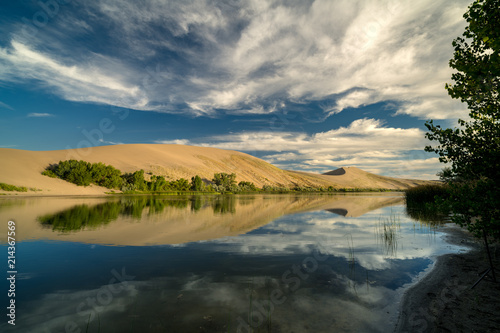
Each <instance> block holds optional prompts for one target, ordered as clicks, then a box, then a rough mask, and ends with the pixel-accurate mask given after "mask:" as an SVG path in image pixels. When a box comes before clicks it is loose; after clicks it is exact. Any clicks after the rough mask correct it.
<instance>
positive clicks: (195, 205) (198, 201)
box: [191, 195, 205, 212]
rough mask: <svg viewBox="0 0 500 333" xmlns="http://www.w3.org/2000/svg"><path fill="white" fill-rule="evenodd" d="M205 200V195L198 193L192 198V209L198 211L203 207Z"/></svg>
mask: <svg viewBox="0 0 500 333" xmlns="http://www.w3.org/2000/svg"><path fill="white" fill-rule="evenodd" d="M204 204H205V200H204V197H203V196H200V195H196V196H194V197H193V198H192V199H191V210H192V211H193V212H197V211H199V210H200V209H201V207H203V205H204Z"/></svg>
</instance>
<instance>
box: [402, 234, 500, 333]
mask: <svg viewBox="0 0 500 333" xmlns="http://www.w3.org/2000/svg"><path fill="white" fill-rule="evenodd" d="M443 231H445V232H446V233H447V236H446V240H447V241H448V242H449V243H451V244H461V245H466V246H468V247H470V248H471V251H469V252H467V253H460V254H448V255H443V256H440V257H438V259H437V261H436V263H435V265H434V267H433V269H432V270H431V271H430V273H429V274H427V275H426V276H425V277H424V278H423V279H422V281H419V282H418V283H417V284H415V285H414V286H412V287H411V288H410V289H409V290H408V291H407V292H406V293H405V295H404V298H403V301H402V307H401V312H400V317H399V321H398V324H397V326H396V329H395V332H412V333H414V332H454V333H455V332H499V331H500V269H497V270H496V271H495V273H496V278H497V281H498V282H497V283H494V282H493V279H492V277H491V275H489V276H487V277H486V278H485V279H483V280H482V281H481V282H480V283H479V284H478V285H476V287H474V289H471V287H472V286H473V285H474V283H475V282H476V281H477V280H478V279H479V277H480V274H479V273H482V272H483V271H485V270H486V269H487V268H488V267H489V263H488V258H487V255H486V250H485V247H484V243H483V242H481V241H477V240H474V239H473V238H472V237H471V235H470V234H469V233H468V232H466V231H464V230H462V229H460V228H458V227H457V226H452V225H449V226H446V227H445V228H444V230H443ZM490 251H491V253H492V257H493V260H494V262H493V264H494V266H495V267H500V265H499V263H500V258H499V255H500V246H490Z"/></svg>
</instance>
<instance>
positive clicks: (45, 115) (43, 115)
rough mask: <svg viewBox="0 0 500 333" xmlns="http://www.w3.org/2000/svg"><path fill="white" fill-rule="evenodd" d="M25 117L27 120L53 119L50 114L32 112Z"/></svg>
mask: <svg viewBox="0 0 500 333" xmlns="http://www.w3.org/2000/svg"><path fill="white" fill-rule="evenodd" d="M26 117H28V118H47V117H54V115H53V114H50V113H37V112H32V113H28V115H27V116H26Z"/></svg>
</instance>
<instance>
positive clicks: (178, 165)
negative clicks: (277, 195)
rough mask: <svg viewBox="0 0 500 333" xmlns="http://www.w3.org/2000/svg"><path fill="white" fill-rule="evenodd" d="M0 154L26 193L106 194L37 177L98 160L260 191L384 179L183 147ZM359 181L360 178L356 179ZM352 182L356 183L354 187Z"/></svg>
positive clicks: (8, 179)
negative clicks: (226, 177) (63, 164)
mask: <svg viewBox="0 0 500 333" xmlns="http://www.w3.org/2000/svg"><path fill="white" fill-rule="evenodd" d="M0 156H1V158H0V182H3V183H7V184H12V185H16V186H26V187H28V188H35V189H37V190H38V191H30V192H28V193H29V194H30V195H36V194H38V195H39V194H41V195H97V194H103V193H105V192H106V191H109V190H108V189H105V188H101V187H98V186H87V187H82V186H76V185H73V184H70V183H68V182H65V181H63V180H60V179H54V178H50V177H47V176H43V175H42V174H41V173H42V172H43V170H45V168H46V167H47V166H49V165H50V164H55V163H58V162H59V161H64V160H69V159H76V160H84V161H87V162H91V163H97V162H102V163H105V164H108V165H112V166H114V167H115V168H117V169H119V170H121V171H122V172H124V173H125V172H134V171H136V170H140V169H143V170H144V171H145V172H146V174H154V175H162V176H165V177H166V179H168V180H175V179H179V178H186V179H190V178H191V177H193V176H195V175H199V176H200V177H202V178H205V179H208V180H211V179H212V178H213V175H214V173H216V172H226V173H235V174H236V175H237V178H236V180H237V181H238V182H239V181H250V182H253V183H254V184H255V185H256V186H258V187H262V186H264V185H273V186H295V185H299V186H313V187H319V186H323V187H328V186H333V187H365V188H368V187H371V188H375V187H380V186H377V184H382V185H384V184H386V181H380V179H379V178H377V177H381V176H376V175H372V174H369V173H367V172H364V171H362V170H359V169H356V170H357V171H356V172H354V169H353V170H351V169H352V168H347V169H346V170H347V172H346V173H345V174H343V175H337V176H328V175H319V174H313V173H306V172H294V171H286V170H281V169H279V168H277V167H275V166H273V165H271V164H269V163H267V162H265V161H263V160H261V159H258V158H256V157H253V156H250V155H248V154H244V153H241V152H237V151H231V150H222V149H216V148H207V147H195V146H184V145H161V144H132V145H116V146H102V147H93V148H88V149H72V150H56V151H24V150H16V149H5V148H3V149H0ZM372 176H373V177H372ZM360 177H361V178H363V179H364V180H363V181H360V180H359V179H358V178H360ZM386 178H388V177H381V179H386ZM353 180H356V181H355V182H354V183H352V181H353ZM351 183H352V184H351ZM398 184H399V185H398ZM398 186H399V187H398ZM408 186H411V184H409V183H408V182H405V181H401V182H400V183H397V182H393V183H391V187H383V188H394V189H399V188H405V187H408Z"/></svg>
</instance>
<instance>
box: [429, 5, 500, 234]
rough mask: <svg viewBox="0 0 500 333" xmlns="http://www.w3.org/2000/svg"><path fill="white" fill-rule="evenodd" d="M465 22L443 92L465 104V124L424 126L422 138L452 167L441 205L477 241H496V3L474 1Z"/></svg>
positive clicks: (499, 31) (499, 175)
mask: <svg viewBox="0 0 500 333" xmlns="http://www.w3.org/2000/svg"><path fill="white" fill-rule="evenodd" d="M464 18H465V19H466V21H467V23H468V25H467V27H466V28H465V32H464V33H463V37H458V38H456V39H455V40H454V41H453V46H454V48H455V51H454V55H453V59H451V60H450V67H451V68H453V69H455V70H456V71H457V72H455V73H454V74H453V75H452V77H451V78H452V80H453V81H454V83H452V84H447V85H446V89H447V90H448V94H449V95H450V96H451V97H452V98H454V99H459V100H460V101H461V102H463V103H466V104H467V107H468V110H469V119H466V120H463V119H459V120H458V125H459V127H458V128H454V129H451V128H446V129H443V128H441V127H440V126H439V125H434V123H433V121H428V122H427V123H426V127H427V128H428V130H429V132H428V133H427V134H426V136H427V138H428V139H430V140H431V141H438V142H439V145H438V146H435V147H431V146H427V147H426V151H429V152H435V153H437V154H439V156H440V158H439V159H440V161H441V162H444V163H451V167H450V169H447V170H446V171H445V176H446V178H448V180H451V181H450V187H449V189H450V190H449V192H450V193H449V194H450V197H449V199H446V200H445V203H446V204H448V205H449V207H450V209H451V211H452V212H453V214H454V218H453V219H454V221H455V222H457V223H458V224H460V225H462V226H467V227H468V229H469V230H470V231H472V232H473V233H474V234H475V235H476V236H480V235H482V234H483V232H485V233H488V234H489V235H492V236H494V237H495V238H496V239H500V195H498V184H499V183H500V122H499V121H500V117H499V116H500V99H499V89H498V88H499V84H500V55H499V52H500V0H478V1H474V2H473V3H472V4H471V5H470V6H469V9H468V11H467V12H466V13H465V15H464Z"/></svg>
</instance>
